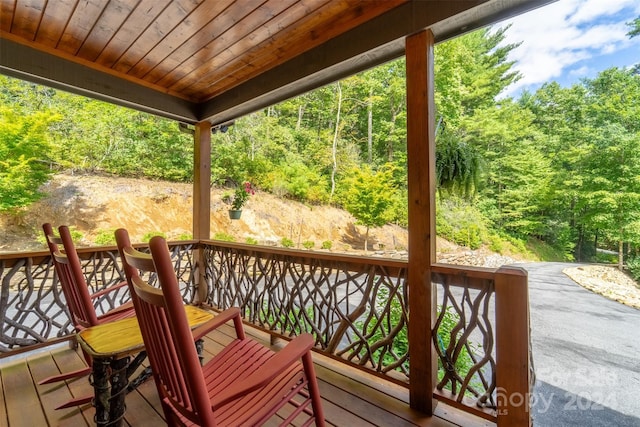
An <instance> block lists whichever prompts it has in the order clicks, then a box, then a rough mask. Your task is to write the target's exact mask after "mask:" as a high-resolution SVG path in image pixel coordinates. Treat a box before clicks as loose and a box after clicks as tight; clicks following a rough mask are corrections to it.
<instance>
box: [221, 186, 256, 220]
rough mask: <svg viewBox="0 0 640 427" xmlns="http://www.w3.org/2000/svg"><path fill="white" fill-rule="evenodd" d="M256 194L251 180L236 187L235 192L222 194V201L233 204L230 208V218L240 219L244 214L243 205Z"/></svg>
mask: <svg viewBox="0 0 640 427" xmlns="http://www.w3.org/2000/svg"><path fill="white" fill-rule="evenodd" d="M253 194H256V192H255V190H254V189H253V187H252V186H251V183H250V182H249V181H245V182H244V183H243V184H242V185H239V186H237V187H236V190H235V191H234V192H233V193H227V194H225V195H224V196H222V201H223V202H225V203H227V204H229V205H231V208H230V209H229V218H231V219H240V215H242V207H243V206H244V204H245V203H246V202H247V200H249V197H250V196H251V195H253Z"/></svg>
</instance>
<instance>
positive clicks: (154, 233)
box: [142, 231, 167, 243]
mask: <svg viewBox="0 0 640 427" xmlns="http://www.w3.org/2000/svg"><path fill="white" fill-rule="evenodd" d="M155 236H160V237H162V238H163V239H166V238H167V235H166V234H164V233H163V232H162V231H149V232H148V233H145V234H144V235H143V236H142V241H143V242H145V243H146V242H148V241H149V240H151V238H152V237H155Z"/></svg>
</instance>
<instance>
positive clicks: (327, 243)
mask: <svg viewBox="0 0 640 427" xmlns="http://www.w3.org/2000/svg"><path fill="white" fill-rule="evenodd" d="M331 246H333V243H332V242H331V240H325V241H324V242H322V246H321V248H322V249H331Z"/></svg>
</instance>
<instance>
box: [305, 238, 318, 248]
mask: <svg viewBox="0 0 640 427" xmlns="http://www.w3.org/2000/svg"><path fill="white" fill-rule="evenodd" d="M315 245H316V243H315V242H314V241H311V240H305V241H304V242H302V246H303V247H304V248H305V249H313V247H314V246H315Z"/></svg>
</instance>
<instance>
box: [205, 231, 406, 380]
mask: <svg viewBox="0 0 640 427" xmlns="http://www.w3.org/2000/svg"><path fill="white" fill-rule="evenodd" d="M204 256H205V262H206V269H207V271H206V273H207V274H206V276H207V280H208V283H209V294H208V295H209V296H208V301H207V302H208V303H210V304H211V305H213V306H215V307H218V308H220V309H225V308H228V307H231V306H239V307H242V309H243V313H244V317H245V319H247V320H249V321H250V322H252V323H254V324H256V325H258V326H261V327H263V328H264V329H267V330H269V331H274V332H277V333H280V334H283V335H286V336H292V335H296V334H299V333H302V332H309V333H312V334H313V335H314V336H315V338H316V347H317V348H318V349H322V350H323V351H324V352H325V353H326V354H329V355H331V356H333V357H337V358H340V359H344V360H347V361H349V362H351V363H353V364H355V365H356V366H360V367H364V368H368V369H370V370H373V371H375V372H378V373H383V374H387V373H388V374H390V373H391V372H395V373H396V374H395V375H393V378H394V379H395V380H396V381H398V380H400V381H405V382H406V380H407V375H408V361H407V357H408V353H407V349H408V345H407V335H406V324H407V310H406V307H407V304H406V298H407V295H406V288H405V286H404V282H405V280H406V271H407V270H406V263H403V262H398V261H393V260H386V259H378V258H365V257H353V256H336V255H328V254H323V253H313V256H309V255H307V254H305V253H304V252H296V251H288V250H282V249H273V248H256V247H252V246H246V245H236V244H224V245H222V244H218V243H217V242H216V243H214V242H210V243H208V244H206V246H205V251H204Z"/></svg>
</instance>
